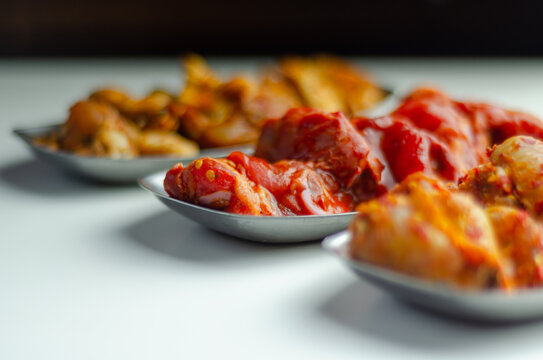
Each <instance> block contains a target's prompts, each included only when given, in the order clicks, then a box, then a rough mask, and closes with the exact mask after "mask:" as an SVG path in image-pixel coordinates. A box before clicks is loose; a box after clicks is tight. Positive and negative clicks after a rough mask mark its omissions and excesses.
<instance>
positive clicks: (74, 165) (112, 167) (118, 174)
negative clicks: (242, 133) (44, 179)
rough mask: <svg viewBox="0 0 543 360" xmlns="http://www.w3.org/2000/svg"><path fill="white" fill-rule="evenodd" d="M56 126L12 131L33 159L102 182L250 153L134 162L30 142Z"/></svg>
mask: <svg viewBox="0 0 543 360" xmlns="http://www.w3.org/2000/svg"><path fill="white" fill-rule="evenodd" d="M59 126H60V125H50V126H41V127H34V128H27V129H18V130H14V131H13V132H14V133H15V135H17V136H18V137H19V138H21V139H22V140H23V141H24V142H25V143H26V144H27V145H28V146H29V147H30V148H31V149H32V151H33V152H34V154H35V155H36V157H37V158H39V159H40V160H43V161H44V162H47V163H49V164H51V165H52V166H55V167H57V168H59V169H62V170H64V171H66V172H69V173H71V174H75V175H78V176H81V177H84V178H88V179H92V180H98V181H104V182H112V183H113V182H115V183H122V182H131V181H136V180H137V179H138V178H140V177H142V176H145V175H147V174H150V173H153V172H155V171H158V170H163V169H168V168H170V167H172V166H173V165H175V164H177V163H178V162H182V163H189V162H191V161H193V160H196V159H198V158H201V157H206V156H209V157H224V156H227V155H228V154H230V153H231V152H233V151H242V152H245V153H251V152H253V151H254V147H253V146H251V145H242V146H230V147H221V148H213V149H205V150H202V151H200V153H199V154H197V155H195V156H190V157H171V156H170V157H168V156H145V157H139V158H135V159H113V158H107V157H94V156H81V155H75V154H72V153H69V152H66V151H58V150H52V149H49V148H47V147H45V146H38V145H36V144H34V141H33V140H34V139H35V138H36V137H39V136H45V135H47V134H50V133H51V132H52V131H54V130H55V129H57V128H58V127H59Z"/></svg>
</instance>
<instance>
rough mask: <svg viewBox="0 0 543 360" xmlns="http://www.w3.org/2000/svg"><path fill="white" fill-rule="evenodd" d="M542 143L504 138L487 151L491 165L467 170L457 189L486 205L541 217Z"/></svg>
mask: <svg viewBox="0 0 543 360" xmlns="http://www.w3.org/2000/svg"><path fill="white" fill-rule="evenodd" d="M542 176H543V142H541V141H539V140H536V139H534V138H532V137H528V136H515V137H512V138H509V139H507V140H506V141H505V142H503V143H502V144H500V145H497V146H494V148H492V150H491V151H490V162H489V163H487V164H483V165H481V166H479V167H477V168H475V169H472V170H470V171H469V172H468V173H467V174H466V176H464V177H463V178H462V179H460V182H459V186H458V187H459V189H460V190H465V191H469V192H471V193H472V194H474V195H475V196H476V197H477V198H478V199H479V200H481V201H482V202H483V203H485V204H507V205H513V206H518V207H521V208H524V209H526V210H527V211H528V213H530V214H531V215H533V216H535V217H536V218H538V219H542V218H543V177H542Z"/></svg>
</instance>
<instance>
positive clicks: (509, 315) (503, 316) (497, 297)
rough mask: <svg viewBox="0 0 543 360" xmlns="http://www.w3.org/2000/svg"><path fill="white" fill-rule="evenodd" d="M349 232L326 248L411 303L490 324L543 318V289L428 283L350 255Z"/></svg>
mask: <svg viewBox="0 0 543 360" xmlns="http://www.w3.org/2000/svg"><path fill="white" fill-rule="evenodd" d="M350 241H351V234H350V233H349V232H348V231H342V232H340V233H337V234H334V235H330V236H328V237H327V238H326V239H324V241H323V242H322V246H323V247H324V249H326V250H327V251H329V252H330V253H332V254H334V255H336V256H338V257H339V258H340V259H341V260H342V261H343V262H344V263H345V264H346V265H347V266H348V267H349V268H350V269H351V270H353V271H354V272H355V273H356V274H357V275H358V276H360V277H362V278H364V279H366V280H368V281H370V282H371V283H373V284H374V285H376V286H378V287H380V288H382V289H383V290H385V291H387V292H388V293H390V294H391V295H392V296H394V297H397V298H398V299H400V300H403V301H405V302H407V303H410V304H413V305H417V306H418V307H421V308H424V309H427V310H432V311H435V312H439V313H442V314H445V315H449V316H453V317H455V318H462V319H467V320H477V321H486V322H512V321H522V320H533V319H537V318H542V317H543V289H542V290H539V289H526V290H517V291H513V292H505V291H502V290H481V291H475V290H470V291H468V290H462V289H458V288H453V287H449V286H446V285H443V284H436V283H432V282H429V281H424V280H421V279H418V278H415V277H412V276H409V275H405V274H402V273H399V272H396V271H392V270H388V269H385V268H382V267H379V266H376V265H372V264H370V263H367V262H362V261H358V260H354V259H352V258H351V257H350V256H349V252H348V244H349V242H350Z"/></svg>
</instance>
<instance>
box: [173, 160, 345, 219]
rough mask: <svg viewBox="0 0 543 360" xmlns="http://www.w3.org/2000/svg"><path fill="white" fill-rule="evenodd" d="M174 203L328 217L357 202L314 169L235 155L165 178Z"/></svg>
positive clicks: (251, 212) (193, 165)
mask: <svg viewBox="0 0 543 360" xmlns="http://www.w3.org/2000/svg"><path fill="white" fill-rule="evenodd" d="M164 188H165V189H166V192H167V193H168V194H169V195H170V196H172V197H175V198H178V199H180V200H184V201H188V202H191V203H195V204H201V205H203V206H206V207H209V208H213V209H222V210H225V211H228V212H232V213H237V214H246V215H325V214H338V213H343V212H347V211H349V210H350V209H351V208H352V207H353V204H352V201H351V200H350V198H349V195H348V194H346V193H341V191H340V190H339V186H338V184H337V183H336V181H335V179H334V178H333V177H331V176H329V175H328V174H325V173H322V174H321V173H320V172H319V171H318V170H315V169H313V168H312V166H310V165H309V164H304V163H301V162H299V161H295V160H283V161H280V162H277V163H275V164H269V163H267V162H266V161H264V160H262V159H259V158H255V157H251V156H248V155H245V154H243V153H240V152H234V153H232V154H230V156H228V158H227V159H211V158H202V159H200V160H197V161H195V162H193V163H191V164H190V165H189V166H188V167H187V168H185V169H183V166H182V165H180V164H178V165H176V166H174V167H173V168H172V169H171V170H170V171H168V173H167V174H166V178H165V180H164Z"/></svg>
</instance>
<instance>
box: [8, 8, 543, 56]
mask: <svg viewBox="0 0 543 360" xmlns="http://www.w3.org/2000/svg"><path fill="white" fill-rule="evenodd" d="M542 14H543V1H514V0H509V1H503V0H496V1H477V0H472V1H453V0H412V1H409V0H405V1H399V0H398V1H392V0H383V1H354V0H352V1H345V0H341V1H334V0H328V1H305V0H304V1H286V0H275V1H268V2H258V1H248V0H246V1H239V0H234V1H215V0H193V1H190V2H189V1H182V0H178V1H173V0H155V1H141V0H133V1H126V0H122V1H105V0H93V1H77V0H75V1H74V0H52V1H46V0H44V1H40V0H22V1H16V0H0V55H3V56H87V55H97V56H103V55H115V56H119V55H121V56H123V55H126V56H131V55H159V56H160V55H177V54H182V53H186V52H188V51H193V52H198V53H202V54H204V55H259V54H280V53H310V52H320V51H326V52H335V53H340V54H360V55H543V25H542V20H541V17H542Z"/></svg>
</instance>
